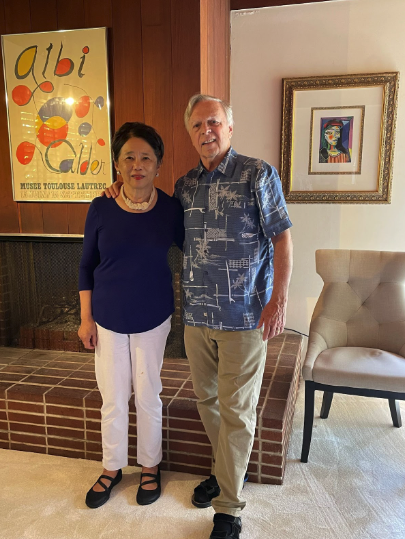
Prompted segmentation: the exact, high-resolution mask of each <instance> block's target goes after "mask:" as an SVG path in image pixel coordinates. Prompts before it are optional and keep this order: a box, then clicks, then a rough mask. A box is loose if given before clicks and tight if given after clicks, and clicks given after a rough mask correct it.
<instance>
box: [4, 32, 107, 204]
mask: <svg viewBox="0 0 405 539" xmlns="http://www.w3.org/2000/svg"><path fill="white" fill-rule="evenodd" d="M2 50H3V63H4V78H5V84H6V98H7V110H8V128H9V139H10V156H11V169H12V181H13V194H14V200H16V201H22V202H25V201H36V202H40V201H41V202H68V201H71V202H89V201H91V200H92V199H93V198H94V197H96V196H98V195H99V194H100V192H101V191H102V190H103V189H105V187H107V186H108V185H110V184H111V183H112V160H111V152H110V115H109V96H108V76H107V48H106V29H105V28H92V29H85V30H66V31H57V32H42V33H35V34H12V35H4V36H2Z"/></svg>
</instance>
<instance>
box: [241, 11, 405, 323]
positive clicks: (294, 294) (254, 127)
mask: <svg viewBox="0 0 405 539" xmlns="http://www.w3.org/2000/svg"><path fill="white" fill-rule="evenodd" d="M231 20H232V33H231V47H232V53H231V103H232V105H233V110H234V117H235V130H234V135H233V139H232V145H233V147H234V148H235V149H236V150H237V151H239V152H241V153H243V154H245V155H251V156H254V157H260V158H263V159H265V160H266V161H268V162H270V163H271V164H273V165H275V166H276V167H278V166H279V163H280V130H281V98H282V96H281V92H282V81H281V79H282V78H283V77H299V76H312V75H334V74H336V75H341V74H354V73H373V72H375V73H376V72H383V71H400V72H402V73H403V74H404V76H405V22H404V21H405V0H384V1H381V0H337V1H329V2H324V3H316V4H301V5H291V6H282V7H273V8H262V9H258V10H254V11H239V12H238V11H236V12H233V13H232V19H231ZM404 97H405V81H404V82H403V83H402V84H401V82H400V92H399V106H398V120H397V134H396V151H395V157H394V175H393V185H392V203H391V204H377V205H367V204H356V205H349V204H346V205H345V204H290V205H289V206H288V210H289V213H290V217H291V219H292V222H293V225H294V226H293V228H292V229H291V232H292V236H293V240H294V271H293V277H292V282H291V288H290V300H289V307H288V312H287V326H288V327H291V328H294V329H297V330H299V331H302V332H307V330H308V326H309V321H310V317H311V314H312V310H313V307H314V305H315V302H316V299H317V297H318V295H319V292H320V290H321V288H322V281H321V278H320V277H319V276H318V275H317V274H316V272H315V250H316V249H322V248H323V249H325V248H333V249H338V248H342V249H371V250H388V251H389V250H391V251H404V250H405V210H404V206H405V153H404V151H403V148H404V145H405V125H404V122H403V118H404V115H403V110H404Z"/></svg>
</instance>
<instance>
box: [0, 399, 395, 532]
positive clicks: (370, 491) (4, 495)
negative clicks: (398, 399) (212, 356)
mask: <svg viewBox="0 0 405 539" xmlns="http://www.w3.org/2000/svg"><path fill="white" fill-rule="evenodd" d="M319 409H320V400H318V402H317V413H318V414H319ZM402 412H403V416H404V421H405V406H404V405H402ZM302 421H303V391H301V392H300V396H299V400H298V404H297V409H296V414H295V419H294V431H293V435H292V440H291V445H290V451H289V460H288V464H287V470H286V477H285V482H284V485H282V486H272V485H270V486H269V485H255V484H249V483H248V484H247V485H246V487H245V489H244V495H245V496H246V500H247V507H246V509H245V510H244V512H243V531H242V539H259V538H266V539H267V538H268V539H295V538H297V539H306V538H308V539H336V538H343V539H351V538H353V539H354V538H356V539H369V538H372V539H404V538H405V426H404V427H403V428H401V429H396V428H394V427H392V425H391V422H390V421H391V419H390V414H389V408H388V402H384V401H379V400H376V399H365V398H360V397H347V396H341V395H337V396H336V397H335V400H334V402H333V404H332V409H331V413H330V417H329V419H328V420H326V421H324V420H321V419H319V416H318V417H317V418H316V419H315V428H314V435H313V443H312V447H311V452H310V455H309V458H310V460H309V463H308V464H301V463H300V462H299V455H300V449H301V440H302V432H301V429H302ZM0 458H1V463H2V465H1V474H0V479H1V485H2V487H1V489H0V538H1V539H107V538H108V539H110V538H111V539H113V538H119V539H155V538H156V539H158V538H162V539H208V537H209V535H210V532H211V528H212V516H213V511H212V509H200V510H199V509H195V508H194V507H192V506H191V504H190V502H189V499H190V494H191V492H192V489H193V488H194V486H195V485H196V484H197V483H198V482H199V479H200V478H199V477H197V476H192V475H189V474H180V473H174V472H164V473H163V495H162V497H161V498H160V500H158V501H157V502H156V503H154V504H152V505H150V506H147V507H139V506H137V505H136V502H135V495H136V490H137V485H138V483H139V471H137V469H135V468H127V469H125V476H124V478H123V480H122V482H121V483H120V485H119V486H117V487H116V488H115V490H114V491H113V494H112V497H111V499H110V501H109V502H108V503H107V504H106V505H105V506H103V507H102V508H99V509H96V510H91V509H87V507H86V506H85V504H84V496H85V493H86V491H87V489H88V488H89V487H90V486H91V484H92V482H94V480H95V479H96V478H97V476H98V474H99V471H100V467H99V464H98V463H96V462H90V461H84V460H73V459H67V458H62V457H53V456H46V455H37V454H34V453H23V452H17V451H7V450H0Z"/></svg>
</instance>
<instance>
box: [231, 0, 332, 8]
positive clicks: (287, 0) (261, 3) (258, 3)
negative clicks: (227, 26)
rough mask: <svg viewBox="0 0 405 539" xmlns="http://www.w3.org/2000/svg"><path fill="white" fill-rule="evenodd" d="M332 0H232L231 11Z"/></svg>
mask: <svg viewBox="0 0 405 539" xmlns="http://www.w3.org/2000/svg"><path fill="white" fill-rule="evenodd" d="M329 1H330V0H231V10H232V11H237V10H238V9H258V8H261V7H275V6H291V5H293V4H308V3H315V2H329Z"/></svg>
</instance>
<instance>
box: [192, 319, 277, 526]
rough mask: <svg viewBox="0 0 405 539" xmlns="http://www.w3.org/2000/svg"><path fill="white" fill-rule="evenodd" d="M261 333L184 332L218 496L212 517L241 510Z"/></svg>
mask: <svg viewBox="0 0 405 539" xmlns="http://www.w3.org/2000/svg"><path fill="white" fill-rule="evenodd" d="M262 336H263V330H262V329H254V330H247V331H224V330H217V329H210V328H207V327H194V326H186V327H185V332H184V340H185V347H186V354H187V357H188V359H189V361H190V368H191V375H192V378H193V386H194V391H195V393H196V395H197V397H198V403H197V406H198V411H199V413H200V416H201V420H202V422H203V425H204V427H205V430H206V433H207V435H208V437H209V439H210V442H211V445H212V448H213V453H214V464H213V469H212V473H213V474H214V475H215V476H216V478H217V481H218V484H219V486H220V488H221V494H220V495H219V496H218V497H217V498H214V499H213V501H212V506H213V508H214V510H215V511H216V512H217V513H226V514H228V515H234V516H237V515H238V514H239V513H240V511H241V510H242V509H243V508H244V507H245V505H246V502H245V501H244V500H243V499H242V498H241V493H242V488H243V479H244V475H245V472H246V469H247V465H248V462H249V458H250V453H251V451H252V446H253V440H254V434H255V428H256V406H257V402H258V399H259V393H260V388H261V382H262V378H263V371H264V365H265V361H266V350H267V342H263V339H262Z"/></svg>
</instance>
